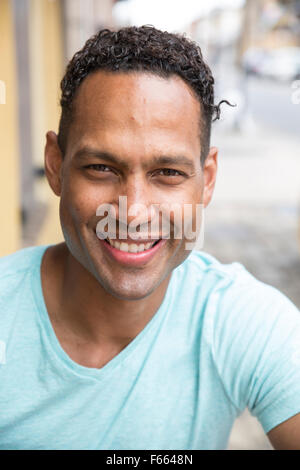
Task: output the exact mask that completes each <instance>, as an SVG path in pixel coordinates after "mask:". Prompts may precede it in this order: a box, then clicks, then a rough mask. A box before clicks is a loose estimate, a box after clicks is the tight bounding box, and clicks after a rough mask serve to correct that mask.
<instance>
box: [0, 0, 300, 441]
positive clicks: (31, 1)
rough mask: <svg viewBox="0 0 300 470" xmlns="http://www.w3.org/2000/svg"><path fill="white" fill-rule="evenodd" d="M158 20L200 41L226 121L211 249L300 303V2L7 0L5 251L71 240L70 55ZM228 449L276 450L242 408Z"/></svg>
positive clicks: (1, 181)
mask: <svg viewBox="0 0 300 470" xmlns="http://www.w3.org/2000/svg"><path fill="white" fill-rule="evenodd" d="M142 24H152V25H154V26H156V27H158V28H160V29H166V30H168V31H171V32H181V33H185V34H186V35H187V36H188V37H190V38H192V39H193V40H195V41H197V42H198V43H199V45H200V46H201V49H202V52H203V55H204V57H205V59H206V61H207V62H208V64H209V65H210V67H211V69H212V71H213V74H214V76H215V83H216V101H217V102H218V101H220V100H221V99H227V100H229V101H230V102H231V103H234V104H236V107H232V108H231V107H229V106H227V105H226V104H224V105H222V113H221V119H220V120H219V121H216V122H215V123H214V124H213V128H212V141H211V144H212V145H215V146H217V147H218V148H219V170H218V180H217V184H216V188H215V195H214V199H213V201H212V202H211V204H210V206H209V207H208V208H207V209H206V214H205V215H206V217H205V235H204V246H203V247H200V248H201V249H203V250H204V251H207V252H209V253H211V254H212V255H214V256H215V257H217V258H218V259H219V260H220V261H222V262H224V263H230V262H233V261H239V262H241V263H242V264H244V265H245V267H246V268H247V269H248V270H249V271H250V272H251V273H252V274H254V275H255V276H256V277H257V278H258V279H260V280H261V281H263V282H266V283H268V284H272V285H274V286H275V287H277V288H279V289H280V290H281V291H282V292H284V293H285V294H286V295H287V296H288V297H289V298H290V299H291V300H292V301H293V302H294V303H295V304H296V305H297V306H298V307H300V151H299V148H300V1H299V0H281V1H279V0H210V1H209V2H208V1H204V0H184V1H183V0H119V1H114V0H0V53H1V60H0V155H1V157H0V158H1V170H2V171H1V172H0V221H1V232H0V256H3V255H6V254H9V253H12V252H14V251H16V250H18V249H21V248H23V247H26V246H32V245H41V244H48V243H49V244H50V243H51V244H52V243H53V244H54V243H57V242H60V241H62V240H63V236H62V232H61V229H60V224H59V217H58V203H59V199H58V198H57V197H56V196H54V195H53V194H52V193H51V190H50V189H49V187H48V184H47V182H46V179H45V176H44V170H43V159H44V145H45V133H46V131H47V130H49V129H52V130H54V131H57V129H58V121H59V115H60V108H59V99H60V93H59V83H60V80H61V78H62V76H63V73H64V70H65V67H66V64H67V62H68V60H69V59H70V58H71V57H72V55H73V54H74V53H75V52H76V51H77V50H78V49H79V48H81V47H82V46H83V44H84V42H85V41H86V39H87V38H88V37H89V36H91V35H92V34H93V33H95V32H96V31H97V30H99V29H101V28H103V27H109V28H113V29H117V28H119V27H121V26H127V25H142ZM229 449H271V446H270V444H269V443H268V440H267V438H266V437H265V436H264V433H263V431H262V429H261V427H260V424H259V423H258V422H257V421H256V420H255V419H254V418H253V417H251V416H250V414H249V413H248V412H245V413H244V414H243V415H242V416H241V417H240V418H239V419H238V420H237V421H236V424H235V426H234V428H233V430H232V434H231V438H230V442H229Z"/></svg>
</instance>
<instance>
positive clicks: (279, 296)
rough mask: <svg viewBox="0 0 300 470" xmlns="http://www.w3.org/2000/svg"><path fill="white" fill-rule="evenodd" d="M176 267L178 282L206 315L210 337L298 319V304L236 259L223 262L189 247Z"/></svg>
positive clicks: (293, 322) (264, 327)
mask: <svg viewBox="0 0 300 470" xmlns="http://www.w3.org/2000/svg"><path fill="white" fill-rule="evenodd" d="M180 268H181V276H182V283H181V285H182V286H183V288H184V286H185V287H186V289H188V292H189V293H190V294H191V295H193V297H194V301H195V300H196V303H197V305H199V308H200V309H201V311H202V314H204V316H207V317H208V323H209V324H210V325H211V330H212V331H211V333H212V334H213V336H214V337H216V335H218V333H220V334H221V336H222V337H223V338H224V334H226V332H228V335H229V337H231V336H232V335H234V334H235V332H237V333H238V336H240V334H241V331H243V332H244V333H245V328H246V329H247V328H248V333H250V330H253V333H254V331H258V330H259V328H260V327H261V326H262V327H263V329H264V330H265V331H267V330H268V329H271V328H272V327H273V325H274V323H278V322H279V323H287V324H290V325H293V324H295V322H296V323H298V322H300V312H299V310H298V308H297V307H296V306H295V305H294V304H293V303H292V302H291V300H290V299H289V298H288V297H287V296H286V295H285V294H284V293H282V292H281V291H280V290H278V289H277V288H275V287H273V286H271V285H269V284H267V283H265V282H263V281H261V280H259V279H257V278H256V277H255V276H253V275H252V274H251V273H250V272H249V271H248V270H247V269H246V268H245V266H244V265H242V264H241V263H239V262H233V263H230V264H225V263H221V262H220V261H219V260H217V259H216V258H215V257H213V256H212V255H210V254H208V253H205V252H203V251H198V252H196V251H193V252H192V253H191V254H190V256H189V257H188V258H187V259H186V260H185V262H184V263H183V264H182V265H181V267H180ZM194 305H195V302H194ZM247 325H248V326H247Z"/></svg>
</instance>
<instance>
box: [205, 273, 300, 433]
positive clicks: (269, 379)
mask: <svg viewBox="0 0 300 470" xmlns="http://www.w3.org/2000/svg"><path fill="white" fill-rule="evenodd" d="M215 307H216V309H215V315H216V317H215V322H214V331H213V338H212V343H213V344H212V346H213V356H214V361H215V363H216V366H217V369H218V373H219V375H220V378H221V380H222V382H223V384H224V387H225V389H226V392H227V394H228V397H229V399H230V400H231V401H232V403H233V404H234V405H235V407H236V408H237V409H238V410H239V411H240V412H242V411H243V409H245V408H246V407H248V409H249V411H250V413H251V414H252V415H253V416H256V417H257V418H258V420H259V421H260V423H261V425H262V427H263V429H264V431H265V433H267V432H269V431H270V430H271V429H272V428H273V427H275V426H277V425H278V424H280V423H281V422H283V421H285V420H287V419H288V418H290V417H292V416H294V415H295V414H297V413H299V412H300V312H299V310H298V309H297V308H296V306H295V305H294V304H293V303H292V302H291V301H290V300H289V299H288V298H287V297H286V296H285V295H284V294H282V293H281V292H280V291H278V290H277V289H276V288H274V287H272V286H269V285H267V284H264V283H262V282H260V281H258V280H255V279H254V278H253V281H251V282H249V283H242V284H241V285H232V286H231V287H229V288H227V289H221V290H220V291H219V293H218V294H217V295H216V296H215Z"/></svg>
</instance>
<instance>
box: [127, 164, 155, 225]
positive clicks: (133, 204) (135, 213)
mask: <svg viewBox="0 0 300 470" xmlns="http://www.w3.org/2000/svg"><path fill="white" fill-rule="evenodd" d="M120 189H121V191H120V193H119V196H123V197H122V204H124V206H123V214H124V210H126V215H127V224H128V225H129V224H130V223H132V222H133V221H134V225H135V226H138V225H139V226H140V231H141V230H142V226H143V225H144V224H145V225H148V222H149V221H150V217H151V215H150V205H151V193H150V191H151V189H150V185H149V184H147V181H146V178H145V177H144V176H143V175H141V174H140V173H135V174H130V175H129V176H128V177H127V178H126V181H125V182H124V183H123V184H122V186H121V188H120ZM125 203H126V209H125ZM119 210H120V207H119ZM120 216H122V214H119V217H120ZM121 218H122V217H121Z"/></svg>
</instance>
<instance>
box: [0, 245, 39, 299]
mask: <svg viewBox="0 0 300 470" xmlns="http://www.w3.org/2000/svg"><path fill="white" fill-rule="evenodd" d="M47 246H48V245H47ZM47 246H46V245H43V246H30V247H26V248H22V249H20V250H18V251H16V252H15V253H12V254H9V255H6V256H2V257H0V285H1V287H3V285H4V284H5V283H8V284H9V283H11V282H12V280H13V279H16V278H19V277H22V276H23V275H24V274H26V273H27V272H28V271H30V270H31V269H32V268H34V267H35V266H36V265H37V264H38V263H39V261H40V260H41V257H42V255H43V253H44V251H45V250H46V248H47ZM1 290H2V289H1Z"/></svg>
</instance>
